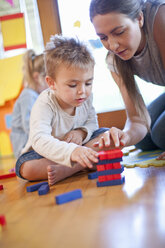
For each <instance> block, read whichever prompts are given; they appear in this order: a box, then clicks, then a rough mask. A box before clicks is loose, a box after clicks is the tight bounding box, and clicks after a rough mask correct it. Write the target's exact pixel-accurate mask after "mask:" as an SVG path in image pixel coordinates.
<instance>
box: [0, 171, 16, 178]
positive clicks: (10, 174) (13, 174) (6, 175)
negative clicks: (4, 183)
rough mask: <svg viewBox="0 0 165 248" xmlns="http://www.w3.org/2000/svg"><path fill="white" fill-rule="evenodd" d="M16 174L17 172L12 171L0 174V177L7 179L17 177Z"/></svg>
mask: <svg viewBox="0 0 165 248" xmlns="http://www.w3.org/2000/svg"><path fill="white" fill-rule="evenodd" d="M15 176H16V174H15V172H12V173H8V174H4V175H0V179H6V178H10V177H15Z"/></svg>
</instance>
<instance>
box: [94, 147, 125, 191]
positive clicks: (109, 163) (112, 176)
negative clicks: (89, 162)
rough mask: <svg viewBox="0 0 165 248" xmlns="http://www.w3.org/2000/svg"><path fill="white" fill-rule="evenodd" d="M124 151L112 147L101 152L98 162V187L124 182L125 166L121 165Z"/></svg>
mask: <svg viewBox="0 0 165 248" xmlns="http://www.w3.org/2000/svg"><path fill="white" fill-rule="evenodd" d="M122 156H123V153H122V151H121V150H120V149H112V150H108V151H101V152H99V162H98V163H97V165H96V167H97V176H98V181H97V187H103V186H113V185H119V184H123V183H124V182H125V177H124V176H122V172H123V171H124V166H123V165H121V163H120V162H121V161H122Z"/></svg>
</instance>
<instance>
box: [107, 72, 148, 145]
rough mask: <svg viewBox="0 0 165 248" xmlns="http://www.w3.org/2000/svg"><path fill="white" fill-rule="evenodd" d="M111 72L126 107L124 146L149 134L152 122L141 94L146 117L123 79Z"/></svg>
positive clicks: (136, 141) (134, 142) (132, 143)
mask: <svg viewBox="0 0 165 248" xmlns="http://www.w3.org/2000/svg"><path fill="white" fill-rule="evenodd" d="M111 74H112V77H113V79H114V80H115V82H116V84H117V85H118V87H119V89H120V92H121V95H122V98H123V101H124V103H125V108H126V114H127V121H126V123H125V127H124V129H123V132H124V141H125V142H124V146H130V145H134V144H136V143H138V142H139V141H140V140H142V139H143V138H144V137H145V135H146V134H147V131H148V126H150V123H151V120H150V116H149V113H148V111H147V109H146V107H145V104H144V101H143V99H142V97H141V96H140V98H141V99H140V100H141V105H142V108H143V110H144V113H145V119H142V117H141V116H140V115H139V114H138V112H137V111H136V108H135V102H133V101H132V99H131V97H130V96H129V94H128V91H127V89H126V87H125V85H124V83H123V81H122V79H121V78H120V77H119V76H118V74H116V73H115V72H111ZM146 121H147V123H146Z"/></svg>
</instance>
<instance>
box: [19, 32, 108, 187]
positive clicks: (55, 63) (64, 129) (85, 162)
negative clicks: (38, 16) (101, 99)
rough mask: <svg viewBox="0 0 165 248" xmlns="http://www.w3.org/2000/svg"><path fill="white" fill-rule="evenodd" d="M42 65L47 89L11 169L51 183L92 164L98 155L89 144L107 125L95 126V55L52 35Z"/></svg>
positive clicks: (43, 93) (75, 42)
mask: <svg viewBox="0 0 165 248" xmlns="http://www.w3.org/2000/svg"><path fill="white" fill-rule="evenodd" d="M45 67H46V75H47V76H46V81H47V83H48V85H49V89H47V90H45V91H44V92H42V93H41V94H40V96H39V97H38V99H37V101H36V102H35V104H34V106H33V109H32V112H31V119H30V136H29V140H28V142H27V144H26V146H25V148H24V149H23V153H24V154H22V156H21V157H20V158H19V159H18V160H17V163H16V173H17V175H18V176H20V177H22V178H25V179H28V180H41V179H47V178H48V181H49V184H54V183H55V182H57V181H59V180H61V179H63V178H65V177H67V176H70V175H72V174H74V173H75V172H77V171H80V170H82V169H83V168H86V167H89V168H92V167H93V166H92V164H93V163H96V162H97V161H98V159H97V156H98V154H97V152H96V151H94V150H93V149H91V147H92V146H93V143H94V142H96V136H98V135H101V133H103V132H104V131H105V130H107V129H99V130H97V129H98V122H97V115H96V113H95V110H94V107H93V105H92V94H91V92H92V82H93V72H94V59H93V57H92V55H91V53H90V51H89V50H88V49H87V47H86V46H85V45H84V44H83V43H81V42H80V41H78V40H76V39H73V38H66V37H62V36H58V35H55V36H52V37H51V40H50V42H49V43H48V44H47V46H46V50H45ZM96 130H97V131H96ZM91 137H92V140H90V139H91ZM84 144H85V146H82V145H84Z"/></svg>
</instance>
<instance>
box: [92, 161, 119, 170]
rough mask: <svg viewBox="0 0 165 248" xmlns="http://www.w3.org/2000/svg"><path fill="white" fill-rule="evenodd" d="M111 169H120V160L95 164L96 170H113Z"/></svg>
mask: <svg viewBox="0 0 165 248" xmlns="http://www.w3.org/2000/svg"><path fill="white" fill-rule="evenodd" d="M113 169H121V164H120V162H117V163H110V164H99V165H97V171H104V170H113Z"/></svg>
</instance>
